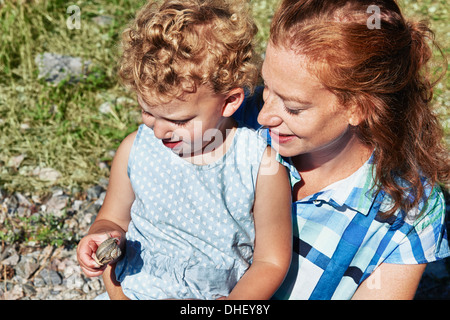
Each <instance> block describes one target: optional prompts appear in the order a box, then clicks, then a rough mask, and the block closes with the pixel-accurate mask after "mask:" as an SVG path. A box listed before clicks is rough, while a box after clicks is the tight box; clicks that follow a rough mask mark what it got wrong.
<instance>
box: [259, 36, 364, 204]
mask: <svg viewBox="0 0 450 320" xmlns="http://www.w3.org/2000/svg"><path fill="white" fill-rule="evenodd" d="M308 63H309V61H308V60H307V59H306V58H305V57H304V56H301V55H298V54H296V53H295V52H294V51H292V50H287V49H285V48H282V47H274V46H273V45H272V44H269V45H268V47H267V51H266V58H265V61H264V64H263V67H262V76H263V78H264V82H265V89H264V94H263V98H264V107H263V109H262V110H261V112H260V114H259V116H258V122H259V123H261V124H262V125H264V126H266V127H267V128H268V129H269V130H270V135H271V138H272V141H273V147H274V148H275V149H276V150H277V151H278V152H279V153H280V154H281V155H282V156H286V157H292V160H293V162H294V164H295V166H296V168H297V170H298V171H299V172H300V173H301V174H302V178H303V180H302V184H304V185H303V188H301V190H300V189H299V190H298V191H299V192H298V193H297V194H295V195H294V197H295V199H300V198H303V197H305V196H306V195H308V194H312V193H314V192H317V191H320V189H321V188H322V187H325V186H327V185H329V184H330V183H332V182H335V181H338V180H340V179H342V178H345V177H347V176H349V175H350V174H352V173H353V172H354V171H356V170H357V169H358V168H359V167H361V166H362V165H363V164H364V162H365V161H367V159H368V158H369V157H370V154H371V152H372V149H371V148H370V147H368V146H366V145H364V144H363V143H361V141H360V140H359V139H358V138H357V136H356V130H355V126H356V125H358V124H359V123H360V121H361V119H360V118H359V116H358V114H357V112H355V108H352V107H351V106H342V105H341V104H340V103H339V101H338V99H337V97H336V96H335V95H334V94H333V93H332V92H330V91H329V90H327V89H326V88H325V87H324V86H323V85H322V84H321V83H320V82H319V80H318V79H317V78H316V77H315V76H314V75H312V74H311V73H310V72H309V71H308ZM313 172H314V174H312V173H313ZM309 173H311V176H309ZM318 181H320V182H319V183H317V182H318ZM309 182H311V184H309V185H308V183H309ZM297 187H298V186H297Z"/></svg>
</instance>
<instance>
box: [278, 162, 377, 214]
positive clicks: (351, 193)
mask: <svg viewBox="0 0 450 320" xmlns="http://www.w3.org/2000/svg"><path fill="white" fill-rule="evenodd" d="M277 160H278V161H279V162H280V163H281V164H282V165H284V166H285V167H286V168H287V169H288V170H289V173H290V180H291V186H294V184H295V183H297V182H299V181H301V176H300V174H299V172H298V171H297V169H296V168H295V167H294V165H293V163H292V160H291V159H290V158H285V157H282V156H281V155H279V154H278V155H277ZM373 174H374V167H373V154H372V156H371V157H370V158H369V160H367V161H366V162H365V163H364V165H362V166H361V167H360V168H359V169H358V170H357V171H356V172H354V173H353V174H352V175H351V176H349V177H347V178H345V179H342V180H339V181H337V182H335V183H333V184H331V185H329V186H327V187H326V188H324V189H322V190H321V191H319V192H317V193H315V194H313V195H310V196H308V197H306V198H304V199H302V200H299V201H298V202H308V201H313V202H314V203H315V204H319V203H320V202H322V201H324V202H327V203H329V204H331V205H333V206H335V207H341V208H343V207H344V206H345V207H347V208H350V209H352V210H355V211H357V212H359V213H361V214H363V215H367V214H368V213H369V210H370V208H371V206H372V203H373V200H374V198H375V196H376V188H372V186H373V184H374V179H373Z"/></svg>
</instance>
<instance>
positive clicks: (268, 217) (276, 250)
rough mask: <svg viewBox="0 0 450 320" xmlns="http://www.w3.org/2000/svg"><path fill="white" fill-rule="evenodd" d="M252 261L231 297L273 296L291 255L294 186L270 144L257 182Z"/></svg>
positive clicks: (256, 297)
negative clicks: (292, 191)
mask: <svg viewBox="0 0 450 320" xmlns="http://www.w3.org/2000/svg"><path fill="white" fill-rule="evenodd" d="M253 214H254V219H255V250H254V255H253V263H252V265H251V266H250V268H249V269H248V270H247V272H246V273H245V274H244V276H243V277H242V278H241V279H240V280H239V282H238V283H237V284H236V286H235V288H234V289H233V290H232V292H231V293H230V295H229V296H228V299H250V300H262V299H270V298H271V297H272V295H273V294H274V293H275V291H276V290H277V289H278V287H279V286H280V285H281V283H282V281H283V279H284V277H285V275H286V273H287V271H288V269H289V265H290V261H291V255H292V223H291V187H290V185H289V179H288V176H287V172H286V168H285V167H284V166H282V165H281V164H279V163H278V161H277V160H276V159H275V151H274V150H273V149H271V148H267V150H266V152H265V153H264V156H263V162H262V164H261V168H260V169H259V173H258V180H257V182H256V194H255V203H254V205H253Z"/></svg>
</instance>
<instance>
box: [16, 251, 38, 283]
mask: <svg viewBox="0 0 450 320" xmlns="http://www.w3.org/2000/svg"><path fill="white" fill-rule="evenodd" d="M38 268H39V263H38V262H37V260H36V259H35V258H34V257H30V256H23V257H22V258H21V259H20V262H19V263H18V264H17V266H16V275H17V276H18V277H20V278H22V279H24V280H28V279H29V278H30V277H31V276H32V275H33V273H34V272H36V270H37V269H38Z"/></svg>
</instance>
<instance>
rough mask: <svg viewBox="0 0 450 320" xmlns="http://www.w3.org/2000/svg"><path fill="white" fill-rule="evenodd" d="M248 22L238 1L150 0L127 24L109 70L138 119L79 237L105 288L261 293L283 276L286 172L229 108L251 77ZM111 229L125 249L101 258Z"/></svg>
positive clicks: (287, 244)
mask: <svg viewBox="0 0 450 320" xmlns="http://www.w3.org/2000/svg"><path fill="white" fill-rule="evenodd" d="M255 32H256V27H255V25H254V23H253V22H252V20H251V18H250V15H249V13H248V4H247V3H245V2H243V1H234V0H233V1H231V0H227V1H225V0H222V1H214V0H189V1H185V0H182V1H181V0H180V1H178V0H167V1H164V2H163V3H162V4H156V3H152V2H150V3H148V4H147V5H145V6H144V7H143V8H142V9H141V10H140V11H139V12H138V13H137V16H136V19H135V20H134V21H133V22H132V24H131V26H130V27H129V28H128V29H126V30H125V32H124V35H123V51H124V53H123V56H122V60H121V66H120V72H119V74H120V77H121V79H122V80H123V82H124V83H125V84H126V85H127V86H128V87H130V88H131V89H132V90H133V91H135V92H136V95H137V100H138V102H139V105H140V108H141V109H142V119H143V124H142V125H141V126H140V127H139V129H138V131H137V132H134V133H132V134H131V135H129V136H128V137H127V138H126V139H125V140H124V141H123V142H122V143H121V145H120V147H119V149H118V151H117V153H116V156H115V159H114V161H113V164H112V168H111V176H110V183H109V187H108V190H107V195H106V198H105V201H104V204H103V206H102V208H101V210H100V212H99V214H98V216H97V218H96V221H95V222H94V224H93V225H92V227H91V229H90V230H89V234H88V235H87V236H86V237H84V238H83V239H82V240H81V241H80V244H79V246H78V260H79V263H80V265H81V267H82V269H83V271H84V272H85V274H86V275H88V276H98V275H101V274H103V279H104V282H105V286H106V289H107V293H108V295H109V298H111V299H126V298H129V299H218V298H224V297H226V298H229V299H268V298H270V297H271V296H272V294H273V293H274V292H275V291H276V290H277V288H278V286H279V285H280V284H281V282H282V280H283V279H284V276H285V274H286V272H287V269H288V267H289V263H290V257H291V239H292V230H291V229H292V226H291V218H290V205H291V202H290V188H289V183H288V178H287V173H286V171H285V170H284V169H281V168H282V167H281V165H280V164H279V163H278V162H277V161H276V159H275V154H274V152H273V151H271V149H270V147H267V144H266V142H265V140H264V139H262V138H261V137H260V136H258V135H257V134H256V133H255V131H253V130H252V129H249V128H246V127H245V126H243V125H241V124H238V123H236V122H235V120H233V119H232V118H231V115H233V113H234V112H235V111H236V110H237V109H238V108H239V106H240V105H241V103H242V101H243V99H244V90H248V91H250V92H251V91H252V90H253V87H254V84H255V82H256V79H257V74H258V69H257V65H256V63H255V62H254V60H255V55H254V52H253V46H252V41H253V40H252V39H253V36H254V34H255ZM110 236H112V237H117V238H119V239H120V242H119V245H120V247H121V248H122V251H125V254H124V256H123V259H122V260H120V261H119V262H117V264H115V262H113V263H112V264H111V265H109V266H108V267H106V268H105V267H100V266H99V265H98V264H97V263H96V262H95V260H94V259H93V256H94V254H95V251H96V249H97V247H98V246H99V244H100V243H101V242H103V241H104V240H105V239H107V238H108V237H110ZM125 239H126V240H125ZM100 298H106V296H104V297H100Z"/></svg>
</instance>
